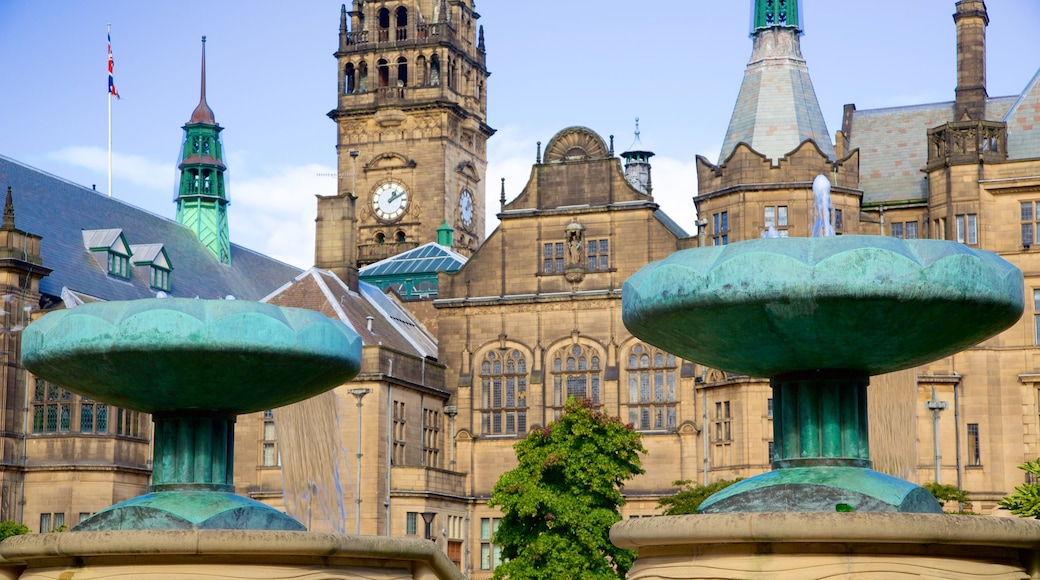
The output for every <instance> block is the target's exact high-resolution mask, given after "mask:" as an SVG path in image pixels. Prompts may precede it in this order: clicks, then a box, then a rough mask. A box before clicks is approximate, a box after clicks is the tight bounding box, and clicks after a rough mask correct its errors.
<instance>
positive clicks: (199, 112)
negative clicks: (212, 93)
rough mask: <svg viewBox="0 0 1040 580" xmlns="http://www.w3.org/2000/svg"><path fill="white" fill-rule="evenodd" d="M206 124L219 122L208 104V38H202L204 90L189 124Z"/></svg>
mask: <svg viewBox="0 0 1040 580" xmlns="http://www.w3.org/2000/svg"><path fill="white" fill-rule="evenodd" d="M196 123H205V124H207V125H216V124H217V120H216V119H215V118H214V117H213V109H210V108H209V105H208V104H207V103H206V37H205V36H203V37H202V90H201V93H200V95H199V105H198V106H197V107H195V110H194V111H193V112H192V113H191V120H190V121H188V124H196Z"/></svg>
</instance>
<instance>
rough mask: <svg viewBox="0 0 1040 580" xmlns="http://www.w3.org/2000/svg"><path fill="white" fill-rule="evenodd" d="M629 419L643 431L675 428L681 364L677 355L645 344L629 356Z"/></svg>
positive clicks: (639, 345) (633, 348)
mask: <svg viewBox="0 0 1040 580" xmlns="http://www.w3.org/2000/svg"><path fill="white" fill-rule="evenodd" d="M626 360H627V364H626V365H625V372H626V374H627V375H628V421H629V423H632V425H633V426H634V427H635V428H636V429H637V430H639V431H672V430H674V429H675V426H676V423H677V417H676V415H677V413H678V410H677V407H678V381H679V365H678V364H677V361H676V358H675V355H672V354H668V353H666V352H664V351H662V350H660V349H657V348H654V347H652V346H648V345H645V344H642V343H640V344H636V345H633V346H632V347H631V348H630V349H629V351H628V356H627V357H626Z"/></svg>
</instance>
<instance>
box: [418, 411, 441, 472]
mask: <svg viewBox="0 0 1040 580" xmlns="http://www.w3.org/2000/svg"><path fill="white" fill-rule="evenodd" d="M422 428H423V437H422V445H423V466H425V467H440V466H441V465H440V454H441V416H440V413H438V412H437V411H435V410H433V409H423V425H422Z"/></svg>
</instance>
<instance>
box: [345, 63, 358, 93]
mask: <svg viewBox="0 0 1040 580" xmlns="http://www.w3.org/2000/svg"><path fill="white" fill-rule="evenodd" d="M343 76H344V79H343V90H344V92H346V93H347V94H348V95H349V94H353V92H354V91H355V90H357V84H356V82H357V78H356V77H355V71H354V64H353V63H347V68H346V70H345V71H344V75H343Z"/></svg>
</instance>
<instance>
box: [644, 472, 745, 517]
mask: <svg viewBox="0 0 1040 580" xmlns="http://www.w3.org/2000/svg"><path fill="white" fill-rule="evenodd" d="M740 480H741V478H739V477H738V478H737V479H720V480H719V481H716V482H714V483H709V484H708V485H697V484H695V483H693V482H692V481H690V480H687V479H680V480H678V481H673V482H672V485H674V486H677V487H682V488H683V489H681V490H679V492H678V493H676V494H675V495H673V496H669V497H662V498H661V499H659V500H657V505H658V506H659V507H663V508H664V512H662V513H663V514H664V515H666V516H681V515H684V514H695V513H697V508H699V507H700V506H701V503H702V502H703V501H704V500H706V499H708V497H710V496H711V495H712V494H713V493H715V492H717V491H721V490H723V489H725V488H727V487H729V486H731V485H733V484H734V483H736V482H738V481H740Z"/></svg>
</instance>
